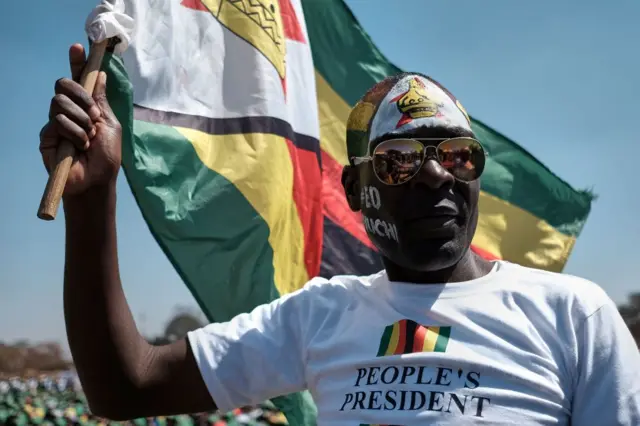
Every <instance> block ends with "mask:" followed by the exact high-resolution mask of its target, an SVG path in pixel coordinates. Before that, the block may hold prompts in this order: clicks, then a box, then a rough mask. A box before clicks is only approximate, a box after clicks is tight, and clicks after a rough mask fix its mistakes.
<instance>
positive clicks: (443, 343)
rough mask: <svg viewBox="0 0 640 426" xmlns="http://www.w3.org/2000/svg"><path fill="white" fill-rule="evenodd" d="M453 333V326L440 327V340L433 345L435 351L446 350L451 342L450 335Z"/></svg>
mask: <svg viewBox="0 0 640 426" xmlns="http://www.w3.org/2000/svg"><path fill="white" fill-rule="evenodd" d="M450 335H451V327H440V329H439V331H438V340H436V344H435V346H434V347H433V351H434V352H445V351H446V350H447V344H449V336H450Z"/></svg>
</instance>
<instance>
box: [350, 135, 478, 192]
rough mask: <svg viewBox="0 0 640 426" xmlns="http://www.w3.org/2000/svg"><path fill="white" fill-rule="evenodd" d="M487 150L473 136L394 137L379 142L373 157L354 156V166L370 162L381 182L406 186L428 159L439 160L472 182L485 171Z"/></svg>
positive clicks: (454, 172) (447, 169)
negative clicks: (427, 143) (432, 142)
mask: <svg viewBox="0 0 640 426" xmlns="http://www.w3.org/2000/svg"><path fill="white" fill-rule="evenodd" d="M420 141H442V142H440V143H439V144H437V145H425V144H424V143H422V142H420ZM486 156H487V153H486V152H485V150H484V148H483V147H482V145H480V142H478V141H477V140H475V139H473V138H466V137H459V138H451V139H444V140H443V139H442V138H425V139H422V138H421V139H407V138H402V139H390V140H386V141H384V142H381V143H380V144H378V145H376V147H375V148H374V149H373V154H372V155H371V157H353V158H352V159H351V160H352V162H353V164H354V165H356V166H357V165H359V164H362V163H365V162H368V161H371V162H372V163H373V171H374V173H375V175H376V177H377V178H378V179H379V180H380V182H382V183H384V184H386V185H402V184H403V183H407V182H408V181H410V180H411V179H412V178H413V177H414V176H415V175H417V174H418V172H419V171H420V169H422V166H423V165H424V163H425V161H427V160H429V159H432V158H433V159H435V160H437V161H438V163H439V164H440V165H441V166H442V167H443V168H444V169H445V170H446V171H447V172H449V173H451V175H453V177H455V178H456V179H458V180H460V181H462V182H471V181H474V180H476V179H478V178H479V177H480V175H481V174H482V172H483V171H484V164H485V160H486Z"/></svg>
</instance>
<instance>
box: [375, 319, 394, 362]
mask: <svg viewBox="0 0 640 426" xmlns="http://www.w3.org/2000/svg"><path fill="white" fill-rule="evenodd" d="M392 334H393V324H391V325H388V326H387V327H386V328H385V329H384V333H382V337H381V338H380V347H379V348H378V355H377V356H384V354H385V353H386V352H387V349H388V348H389V342H390V341H391V335H392Z"/></svg>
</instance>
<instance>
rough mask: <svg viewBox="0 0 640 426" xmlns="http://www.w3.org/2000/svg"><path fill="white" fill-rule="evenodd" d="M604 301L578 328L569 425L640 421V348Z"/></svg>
mask: <svg viewBox="0 0 640 426" xmlns="http://www.w3.org/2000/svg"><path fill="white" fill-rule="evenodd" d="M607 302H608V303H606V304H605V305H604V306H602V307H601V308H600V309H598V310H597V311H596V312H594V313H593V314H592V315H590V316H589V317H588V318H587V319H586V320H585V321H584V323H583V325H582V329H581V330H578V371H577V373H578V374H577V376H576V378H575V386H574V396H573V406H572V422H571V424H572V426H592V425H608V426H609V425H610V426H638V425H640V352H639V351H638V347H637V346H636V343H635V341H634V339H633V337H632V335H631V332H630V331H629V329H628V327H627V326H626V324H625V323H624V321H623V319H622V317H621V316H620V314H619V313H618V310H617V308H616V307H615V304H614V303H613V302H612V301H610V300H609V301H607Z"/></svg>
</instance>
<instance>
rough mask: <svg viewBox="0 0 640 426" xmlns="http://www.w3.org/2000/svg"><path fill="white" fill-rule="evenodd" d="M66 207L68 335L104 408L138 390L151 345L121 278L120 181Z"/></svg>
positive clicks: (87, 386) (90, 393)
mask: <svg viewBox="0 0 640 426" xmlns="http://www.w3.org/2000/svg"><path fill="white" fill-rule="evenodd" d="M64 211H65V221H66V261H65V279H64V313H65V322H66V327H67V336H68V340H69V346H70V349H71V354H72V356H73V360H74V363H75V365H76V369H77V372H78V376H79V377H80V380H81V382H82V385H83V387H84V390H85V392H86V394H87V397H88V398H89V401H90V403H92V405H94V407H93V408H94V409H95V408H98V409H100V410H102V409H103V408H100V407H98V406H100V405H102V404H103V403H104V401H106V400H107V399H111V400H114V399H115V398H119V397H126V395H123V393H124V394H126V393H129V392H133V391H134V389H135V388H136V386H137V384H138V382H139V381H140V380H141V377H140V374H141V373H140V372H141V371H143V370H144V368H143V366H141V365H140V364H141V362H142V361H141V360H144V359H145V358H146V356H145V354H144V352H145V351H147V350H148V349H149V348H150V345H148V344H147V343H146V342H145V341H144V339H143V338H142V336H141V335H140V333H139V332H138V330H137V328H136V325H135V321H134V319H133V315H132V314H131V310H130V308H129V306H128V304H127V301H126V299H125V295H124V291H123V289H122V285H121V282H120V273H119V268H118V253H117V238H116V189H115V184H113V185H109V186H104V187H98V188H92V189H90V190H88V191H87V192H86V193H84V194H82V195H79V196H73V197H67V198H65V200H64ZM114 392H117V393H119V395H114V394H113V393H114Z"/></svg>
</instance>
